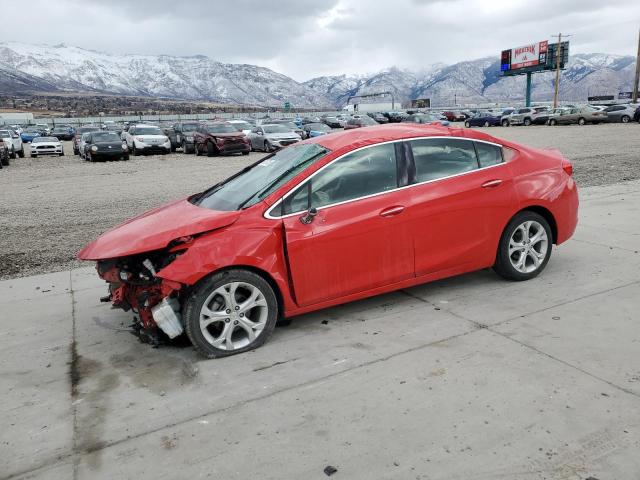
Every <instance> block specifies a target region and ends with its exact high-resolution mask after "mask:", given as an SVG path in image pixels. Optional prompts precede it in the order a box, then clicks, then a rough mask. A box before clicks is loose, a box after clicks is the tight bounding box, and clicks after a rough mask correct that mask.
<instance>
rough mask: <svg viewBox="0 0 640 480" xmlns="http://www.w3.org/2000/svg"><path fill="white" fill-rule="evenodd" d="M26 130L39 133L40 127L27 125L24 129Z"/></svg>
mask: <svg viewBox="0 0 640 480" xmlns="http://www.w3.org/2000/svg"><path fill="white" fill-rule="evenodd" d="M24 131H25V132H28V133H39V132H40V129H39V128H37V127H27V128H25V129H24Z"/></svg>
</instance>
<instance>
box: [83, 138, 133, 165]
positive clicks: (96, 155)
mask: <svg viewBox="0 0 640 480" xmlns="http://www.w3.org/2000/svg"><path fill="white" fill-rule="evenodd" d="M84 158H86V159H87V160H89V161H90V162H94V161H96V160H129V149H128V148H127V144H126V143H123V142H122V140H121V139H120V135H118V134H117V133H115V132H107V131H102V132H92V133H91V134H89V136H88V137H87V140H86V142H85V145H84Z"/></svg>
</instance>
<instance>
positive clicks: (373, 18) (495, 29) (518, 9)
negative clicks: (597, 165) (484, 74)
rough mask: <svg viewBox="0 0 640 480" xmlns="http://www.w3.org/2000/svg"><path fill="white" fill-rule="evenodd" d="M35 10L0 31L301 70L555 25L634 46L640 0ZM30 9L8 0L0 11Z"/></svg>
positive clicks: (304, 73) (145, 2) (362, 67)
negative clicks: (614, 0)
mask: <svg viewBox="0 0 640 480" xmlns="http://www.w3.org/2000/svg"><path fill="white" fill-rule="evenodd" d="M614 3H615V4H614ZM29 11H30V12H38V13H37V14H29V15H28V22H27V21H25V22H4V25H3V29H2V31H1V32H0V40H15V41H25V42H35V43H50V44H56V43H60V42H64V43H67V44H70V45H76V46H79V47H83V48H90V49H94V50H101V51H107V52H112V53H139V54H144V53H147V54H160V53H166V54H170V55H195V54H204V55H207V56H209V57H211V58H214V59H216V60H220V61H223V62H233V63H255V64H258V65H263V66H267V67H270V68H273V69H275V70H277V71H279V72H282V73H284V74H287V75H290V76H292V77H293V78H295V79H297V80H306V79H308V78H311V77H313V76H317V75H326V74H340V73H364V72H372V71H376V70H379V69H382V68H385V67H388V66H392V65H395V66H398V67H400V68H413V69H419V68H420V67H424V66H427V65H430V64H432V63H437V62H444V63H453V62H457V61H461V60H465V59H474V58H478V57H483V56H489V55H495V56H497V55H498V53H499V52H500V50H502V49H503V48H509V47H513V46H518V45H521V44H525V43H529V42H533V41H538V40H543V39H551V38H550V35H552V34H555V33H556V32H558V31H562V32H564V33H571V34H572V35H573V36H572V37H571V39H570V40H571V44H572V46H571V48H572V51H574V52H606V53H619V54H634V53H635V47H636V42H637V34H638V24H639V23H640V2H638V1H637V0H618V1H616V2H603V1H602V0H563V1H558V0H530V1H519V2H515V1H498V0H491V1H487V0H447V1H443V0H394V1H388V0H380V1H375V0H366V1H365V0H313V1H307V0H273V1H266V0H262V1H254V0H230V1H224V0H216V1H211V0H209V1H207V0H191V1H176V0H137V1H135V2H134V1H131V0H111V1H106V0H104V1H99V0H57V1H56V2H55V3H54V4H52V3H51V2H50V1H49V0H32V1H30V2H29ZM23 13H24V8H23V6H21V5H20V4H19V3H16V2H11V3H7V4H5V5H4V6H3V17H4V18H25V17H24V16H23ZM26 26H28V29H26V28H25V27H26Z"/></svg>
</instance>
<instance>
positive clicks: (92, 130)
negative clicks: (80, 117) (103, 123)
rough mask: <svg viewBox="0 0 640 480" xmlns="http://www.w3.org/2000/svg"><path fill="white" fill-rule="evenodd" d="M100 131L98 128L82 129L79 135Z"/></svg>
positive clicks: (79, 130)
mask: <svg viewBox="0 0 640 480" xmlns="http://www.w3.org/2000/svg"><path fill="white" fill-rule="evenodd" d="M99 130H100V129H99V128H98V127H80V128H79V129H78V133H86V132H97V131H99Z"/></svg>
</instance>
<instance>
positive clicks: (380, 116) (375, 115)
mask: <svg viewBox="0 0 640 480" xmlns="http://www.w3.org/2000/svg"><path fill="white" fill-rule="evenodd" d="M367 115H369V116H370V117H371V118H373V119H374V120H375V121H376V122H378V123H389V119H388V118H387V117H385V116H384V115H383V114H381V113H367Z"/></svg>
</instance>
